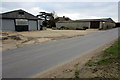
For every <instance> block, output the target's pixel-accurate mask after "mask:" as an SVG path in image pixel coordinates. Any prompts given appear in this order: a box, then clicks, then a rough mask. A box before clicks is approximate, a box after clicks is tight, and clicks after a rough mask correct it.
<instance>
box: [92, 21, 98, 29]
mask: <svg viewBox="0 0 120 80" xmlns="http://www.w3.org/2000/svg"><path fill="white" fill-rule="evenodd" d="M90 23H91V24H90V28H93V29H97V28H99V26H100V22H99V21H91V22H90Z"/></svg>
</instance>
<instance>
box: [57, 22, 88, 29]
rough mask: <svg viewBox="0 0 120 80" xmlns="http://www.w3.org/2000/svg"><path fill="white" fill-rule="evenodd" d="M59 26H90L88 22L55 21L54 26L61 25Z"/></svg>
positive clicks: (74, 27)
mask: <svg viewBox="0 0 120 80" xmlns="http://www.w3.org/2000/svg"><path fill="white" fill-rule="evenodd" d="M61 26H65V27H69V28H72V29H76V28H81V27H88V28H90V22H60V23H59V22H58V23H56V27H58V28H59V27H61Z"/></svg>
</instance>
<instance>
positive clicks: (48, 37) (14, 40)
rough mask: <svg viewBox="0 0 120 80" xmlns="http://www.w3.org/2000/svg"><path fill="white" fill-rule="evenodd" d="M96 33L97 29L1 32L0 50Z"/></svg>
mask: <svg viewBox="0 0 120 80" xmlns="http://www.w3.org/2000/svg"><path fill="white" fill-rule="evenodd" d="M92 32H98V30H97V29H88V30H51V29H47V30H43V31H25V32H10V31H3V32H2V34H1V39H2V38H3V39H2V50H3V51H5V50H10V49H15V48H19V47H23V46H25V45H32V44H39V43H43V42H48V41H56V40H60V39H65V38H71V37H76V36H84V35H86V34H89V33H92Z"/></svg>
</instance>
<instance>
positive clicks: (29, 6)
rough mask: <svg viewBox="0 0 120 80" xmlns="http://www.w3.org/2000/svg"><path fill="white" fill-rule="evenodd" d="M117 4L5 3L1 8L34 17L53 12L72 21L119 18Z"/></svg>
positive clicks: (3, 10)
mask: <svg viewBox="0 0 120 80" xmlns="http://www.w3.org/2000/svg"><path fill="white" fill-rule="evenodd" d="M117 4H118V3H117V2H4V3H3V6H2V7H0V10H1V11H2V12H7V11H12V10H17V9H23V10H25V11H27V12H29V13H31V14H33V15H38V14H39V12H53V11H55V12H56V13H57V15H58V16H67V17H70V18H71V19H74V20H75V19H87V18H92V19H93V18H104V17H111V18H112V19H114V20H115V21H117V18H118V16H117V15H118V12H117V11H118V5H117Z"/></svg>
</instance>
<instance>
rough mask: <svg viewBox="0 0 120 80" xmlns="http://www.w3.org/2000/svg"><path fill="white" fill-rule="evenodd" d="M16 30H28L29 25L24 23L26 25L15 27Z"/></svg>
mask: <svg viewBox="0 0 120 80" xmlns="http://www.w3.org/2000/svg"><path fill="white" fill-rule="evenodd" d="M15 31H28V25H24V26H21V25H19V26H16V27H15Z"/></svg>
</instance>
